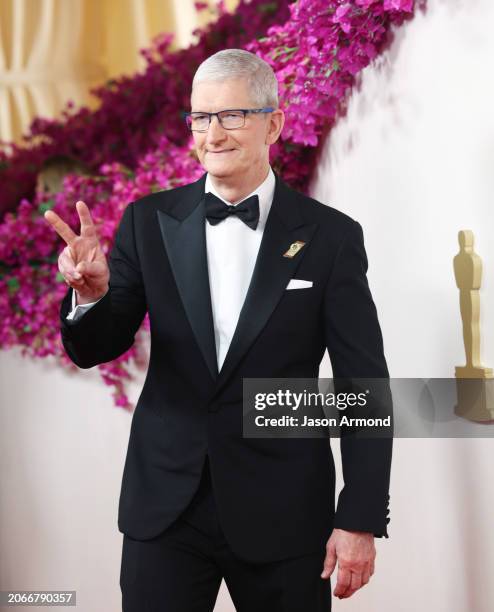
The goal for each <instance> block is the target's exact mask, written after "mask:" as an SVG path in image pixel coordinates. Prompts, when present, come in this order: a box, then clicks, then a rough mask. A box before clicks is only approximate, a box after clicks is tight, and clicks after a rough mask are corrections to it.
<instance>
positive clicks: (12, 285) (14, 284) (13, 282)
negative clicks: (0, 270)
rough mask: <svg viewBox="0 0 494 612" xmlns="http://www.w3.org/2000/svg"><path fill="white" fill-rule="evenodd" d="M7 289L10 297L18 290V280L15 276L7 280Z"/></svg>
mask: <svg viewBox="0 0 494 612" xmlns="http://www.w3.org/2000/svg"><path fill="white" fill-rule="evenodd" d="M7 287H8V288H9V293H10V295H12V294H13V293H15V292H16V291H18V290H19V287H20V285H19V280H18V279H17V278H16V277H15V276H14V277H12V278H9V279H7Z"/></svg>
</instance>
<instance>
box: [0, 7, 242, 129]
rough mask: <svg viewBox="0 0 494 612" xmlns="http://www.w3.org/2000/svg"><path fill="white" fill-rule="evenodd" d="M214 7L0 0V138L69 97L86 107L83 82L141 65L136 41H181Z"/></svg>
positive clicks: (182, 44)
mask: <svg viewBox="0 0 494 612" xmlns="http://www.w3.org/2000/svg"><path fill="white" fill-rule="evenodd" d="M210 4H211V5H212V6H214V4H215V3H214V2H213V0H211V2H210ZM236 4H237V0H230V2H229V3H227V6H228V7H229V8H231V9H233V8H234V6H235V5H236ZM214 15H215V13H214V11H212V10H211V11H202V12H201V13H199V14H198V13H197V12H196V11H195V10H194V1H193V0H0V140H7V141H13V140H14V141H17V140H19V139H20V137H21V134H22V133H23V132H25V131H26V130H27V128H28V126H29V124H30V123H31V121H32V119H33V118H34V117H36V116H39V115H41V116H43V117H55V116H57V114H58V113H59V112H60V110H61V109H62V108H63V107H64V105H65V103H66V102H67V101H68V100H69V99H71V100H73V101H74V102H75V103H76V105H82V104H84V105H88V106H89V107H90V108H94V107H95V104H96V103H97V101H96V99H95V98H94V97H92V96H91V95H90V94H89V89H90V88H91V87H94V86H96V85H98V84H101V83H104V81H105V80H106V79H108V78H111V77H116V76H119V75H121V74H132V73H134V72H135V71H136V70H138V69H142V68H143V67H144V65H145V63H144V60H143V59H142V58H141V56H140V55H139V49H141V48H143V47H147V46H149V44H150V41H151V39H152V38H153V37H154V36H155V35H156V34H158V33H160V32H173V33H174V34H175V47H186V46H188V45H189V44H190V43H191V42H192V34H191V33H192V30H193V29H194V28H196V27H198V26H200V25H205V24H206V23H207V22H208V21H210V20H211V19H213V18H214Z"/></svg>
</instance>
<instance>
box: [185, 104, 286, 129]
mask: <svg viewBox="0 0 494 612" xmlns="http://www.w3.org/2000/svg"><path fill="white" fill-rule="evenodd" d="M274 110H275V109H274V108H273V107H271V106H268V107H266V108H235V109H230V110H222V111H219V112H218V113H202V112H195V113H183V116H184V117H185V122H186V123H187V127H188V128H189V130H191V131H192V132H207V131H208V128H209V124H210V123H211V117H212V116H213V115H216V117H218V121H219V122H220V125H221V126H222V127H224V128H225V130H236V129H238V128H242V127H244V125H245V116H246V115H247V113H253V114H254V113H271V112H273V111H274Z"/></svg>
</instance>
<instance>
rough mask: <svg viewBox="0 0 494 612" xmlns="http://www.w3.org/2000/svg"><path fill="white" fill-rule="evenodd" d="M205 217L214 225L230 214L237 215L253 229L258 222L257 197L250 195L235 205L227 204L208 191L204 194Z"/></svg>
mask: <svg viewBox="0 0 494 612" xmlns="http://www.w3.org/2000/svg"><path fill="white" fill-rule="evenodd" d="M204 199H205V202H206V218H207V220H208V221H209V223H211V225H216V224H218V223H219V222H220V221H223V219H225V218H226V217H229V216H230V215H237V217H239V219H241V220H242V221H243V222H244V223H245V224H246V225H248V226H249V227H250V228H251V229H253V230H255V229H256V227H257V224H258V223H259V197H258V196H257V195H253V196H250V198H247V199H245V200H242V202H240V203H239V204H236V205H235V206H228V204H225V203H224V202H223V200H221V199H220V198H218V197H216V196H215V195H214V194H213V193H211V192H210V191H208V192H207V193H206V194H205V195H204Z"/></svg>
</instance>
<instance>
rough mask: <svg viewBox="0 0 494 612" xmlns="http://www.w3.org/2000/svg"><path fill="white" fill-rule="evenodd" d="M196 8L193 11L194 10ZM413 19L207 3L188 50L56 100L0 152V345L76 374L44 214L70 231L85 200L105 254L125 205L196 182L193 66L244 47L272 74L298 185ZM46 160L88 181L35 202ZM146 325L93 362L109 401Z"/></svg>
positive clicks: (152, 51)
mask: <svg viewBox="0 0 494 612" xmlns="http://www.w3.org/2000/svg"><path fill="white" fill-rule="evenodd" d="M207 8H208V5H207V3H203V2H197V3H196V9H197V10H204V9H207ZM413 10H414V3H413V0H348V1H342V0H298V2H289V1H288V0H277V1H269V2H268V1H266V0H264V1H261V0H252V1H251V2H247V1H246V0H242V1H241V2H240V4H239V6H238V9H237V10H236V12H235V13H234V14H229V13H228V12H227V11H226V9H225V7H224V5H223V2H219V3H218V7H217V11H218V18H217V20H216V22H215V23H214V24H212V25H210V26H208V27H207V28H205V29H203V30H196V32H195V35H196V37H197V42H196V44H194V45H192V46H190V47H189V48H187V49H183V50H180V51H175V52H173V51H171V50H170V43H171V41H172V36H171V35H170V34H166V35H161V36H158V37H157V38H156V39H155V40H154V42H153V44H152V46H151V47H150V48H149V49H145V50H142V51H141V53H142V55H143V56H144V58H145V60H146V69H145V70H144V71H143V72H142V73H138V74H136V75H134V76H132V77H122V78H120V79H115V80H111V81H108V82H107V83H106V84H105V85H104V86H102V87H99V88H97V89H95V90H93V93H94V95H96V96H97V97H98V98H99V100H100V105H99V108H98V109H97V110H95V111H90V110H89V109H87V108H81V109H79V110H75V108H74V105H73V104H72V103H71V102H69V103H68V105H67V107H66V109H65V110H64V111H63V113H62V117H61V119H55V120H47V119H41V118H39V119H36V120H35V121H34V122H33V123H32V125H31V129H30V132H29V134H27V135H26V137H25V139H24V142H23V143H22V145H13V144H9V143H1V144H3V146H2V147H1V149H0V181H1V183H2V190H0V214H1V213H4V216H3V222H2V223H1V224H0V347H3V348H8V347H13V346H20V347H21V349H22V353H23V354H24V355H26V356H32V357H47V356H54V357H55V358H56V359H57V360H59V361H60V363H62V364H63V365H64V366H65V367H68V368H72V369H77V368H76V366H74V364H73V363H72V362H71V361H70V360H69V358H68V357H67V355H66V354H65V351H64V350H63V347H62V344H61V340H60V334H59V322H58V317H59V308H60V302H61V300H62V298H63V296H64V294H65V292H66V290H67V287H66V285H65V283H64V282H63V279H62V278H61V276H60V274H59V273H58V271H57V270H58V268H57V258H58V254H59V252H60V251H61V250H62V248H63V245H62V244H61V240H60V239H59V238H58V236H57V235H56V234H55V232H53V230H52V229H51V228H49V227H48V225H47V223H46V221H45V219H44V217H43V213H44V212H45V210H47V209H53V210H55V211H56V212H57V213H58V214H60V216H61V217H62V218H63V219H65V220H66V221H67V222H69V223H70V224H71V226H72V227H73V228H78V217H77V213H76V211H75V202H76V201H77V200H84V201H85V202H86V203H87V204H88V206H89V207H90V208H91V214H92V216H93V219H94V220H95V222H96V224H97V226H98V230H99V233H100V236H101V240H102V243H103V247H104V249H105V251H106V252H108V251H109V249H110V248H111V246H112V241H113V236H114V233H115V229H116V227H117V225H118V223H119V220H120V217H121V215H122V212H123V210H124V208H125V206H126V205H127V204H128V203H129V202H131V201H133V200H136V199H138V198H140V197H142V196H144V195H146V194H148V193H150V192H153V191H159V190H163V189H171V188H173V187H176V186H178V185H182V184H185V183H190V182H191V181H194V180H196V179H197V178H199V177H200V176H201V174H202V173H203V169H202V167H201V166H200V165H199V163H198V161H197V159H196V156H195V154H194V151H193V145H192V139H191V137H190V134H189V133H188V131H187V130H186V128H185V124H184V122H183V121H182V119H181V112H182V111H183V110H185V109H188V108H189V95H190V86H191V82H192V77H193V74H194V72H195V70H196V68H197V66H198V65H199V64H200V63H201V62H202V61H203V60H204V59H205V58H206V57H208V56H209V55H211V54H212V53H214V52H216V51H218V50H220V49H223V48H231V47H236V48H245V49H248V50H249V51H252V52H253V53H256V54H258V55H259V56H260V57H262V58H263V59H265V60H266V61H267V62H268V63H269V64H270V65H271V66H272V67H273V69H274V71H275V73H276V75H277V78H278V82H279V91H280V103H281V106H282V108H283V109H284V111H285V114H286V123H285V128H284V131H283V135H282V138H281V139H280V140H279V141H278V143H276V144H275V145H273V146H272V147H271V163H272V165H273V167H274V168H275V169H276V170H277V171H278V172H279V173H280V174H281V175H282V176H283V178H284V179H285V180H286V181H287V182H288V183H290V184H291V185H292V186H293V187H295V188H297V189H300V190H305V189H306V188H307V185H308V180H309V178H310V175H311V169H312V167H313V165H314V159H315V156H314V154H315V152H316V150H317V146H318V144H319V143H320V141H321V138H322V137H323V134H324V133H325V132H327V130H328V129H330V128H331V126H332V125H334V123H335V121H336V119H337V117H338V116H339V114H341V113H342V112H343V111H344V109H345V105H346V103H347V101H348V97H349V94H350V92H351V88H352V86H353V84H354V80H355V75H356V74H358V73H359V72H360V71H361V70H362V69H363V68H365V67H366V66H368V65H369V63H370V62H371V61H372V60H373V59H374V58H375V57H376V56H377V55H378V54H379V53H380V52H381V51H382V49H383V48H384V46H385V44H386V43H387V41H388V39H389V37H388V35H389V32H390V30H391V28H392V26H394V25H395V26H398V25H400V24H401V23H403V21H404V20H405V19H408V18H410V17H411V16H412V15H413ZM53 155H66V156H69V157H72V158H74V159H76V160H79V161H80V162H82V163H83V164H84V165H85V166H86V167H87V168H89V169H90V171H91V174H90V175H89V176H79V175H76V174H74V175H69V176H67V177H66V178H65V179H64V182H63V187H62V189H61V191H60V192H59V193H57V194H56V195H55V196H47V195H45V194H43V193H36V192H35V191H34V184H35V178H36V173H37V171H38V170H39V169H40V168H41V166H42V164H43V162H44V161H45V160H46V159H48V158H50V157H51V156H53ZM148 330H149V320H148V318H147V317H146V318H145V320H144V322H143V326H142V329H141V331H140V333H139V334H138V336H137V340H136V343H135V344H134V346H133V347H132V348H131V349H129V350H128V351H127V352H126V353H125V354H124V355H122V356H121V357H120V358H118V359H116V360H114V361H112V362H111V363H107V364H102V365H100V366H98V368H99V370H100V372H101V376H102V378H103V380H104V382H105V383H106V384H108V385H110V386H111V387H113V390H114V392H113V396H114V401H115V404H116V405H118V406H122V407H127V408H129V407H130V403H129V400H128V398H127V395H126V393H125V383H126V382H127V381H128V380H129V379H130V378H131V374H130V372H131V370H130V367H131V366H132V365H133V364H141V365H142V364H144V363H145V361H146V356H145V355H144V354H143V350H142V349H143V346H144V344H145V342H143V341H144V340H145V337H144V336H145V334H147V333H148Z"/></svg>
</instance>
